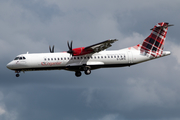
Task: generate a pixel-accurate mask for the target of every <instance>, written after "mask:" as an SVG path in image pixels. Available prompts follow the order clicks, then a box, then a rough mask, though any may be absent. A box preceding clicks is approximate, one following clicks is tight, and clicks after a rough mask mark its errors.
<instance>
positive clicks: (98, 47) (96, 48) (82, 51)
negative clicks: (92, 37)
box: [67, 39, 118, 56]
mask: <svg viewBox="0 0 180 120" xmlns="http://www.w3.org/2000/svg"><path fill="white" fill-rule="evenodd" d="M115 41H118V40H117V39H110V40H105V41H103V42H100V43H97V44H94V45H91V46H88V47H79V48H74V49H72V42H71V44H69V42H68V48H69V51H67V52H68V53H70V54H71V55H72V56H80V55H86V54H91V53H96V52H100V51H102V50H105V49H107V48H109V47H111V46H112V45H111V44H112V43H114V42H115Z"/></svg>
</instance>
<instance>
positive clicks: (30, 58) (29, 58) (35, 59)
mask: <svg viewBox="0 0 180 120" xmlns="http://www.w3.org/2000/svg"><path fill="white" fill-rule="evenodd" d="M169 26H172V25H169V23H166V22H161V23H158V24H157V25H155V26H154V28H152V29H151V30H152V32H151V34H150V35H149V36H148V37H147V38H146V39H145V40H144V41H143V42H142V44H138V45H135V46H133V47H128V48H125V49H120V50H109V51H107V50H106V49H107V48H109V47H111V46H112V43H114V42H116V41H117V39H109V40H105V41H103V42H100V43H97V44H94V45H91V46H87V47H79V48H74V49H73V48H72V41H71V42H70V43H69V42H67V45H68V48H69V50H68V51H66V52H54V46H53V47H52V48H51V47H50V46H49V50H50V53H33V54H30V53H27V54H20V55H18V56H16V57H15V59H14V60H12V61H11V62H10V63H8V64H7V68H9V69H10V70H13V71H15V73H16V77H19V76H20V74H19V73H20V72H25V71H38V70H68V71H74V72H75V76H77V77H80V76H81V74H82V73H81V72H84V73H85V74H86V75H89V74H91V71H92V70H95V69H99V68H109V67H125V66H131V65H135V64H138V63H142V62H146V61H149V60H153V59H156V58H160V57H164V56H167V55H170V53H171V52H170V51H163V49H164V42H165V38H166V34H167V30H168V27H169Z"/></svg>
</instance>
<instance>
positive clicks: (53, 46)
mask: <svg viewBox="0 0 180 120" xmlns="http://www.w3.org/2000/svg"><path fill="white" fill-rule="evenodd" d="M52 53H54V45H53V47H52Z"/></svg>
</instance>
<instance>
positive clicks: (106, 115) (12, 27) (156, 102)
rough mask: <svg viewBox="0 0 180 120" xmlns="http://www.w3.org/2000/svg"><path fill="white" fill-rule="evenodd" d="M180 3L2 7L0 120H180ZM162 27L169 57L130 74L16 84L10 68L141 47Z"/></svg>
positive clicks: (40, 78)
mask: <svg viewBox="0 0 180 120" xmlns="http://www.w3.org/2000/svg"><path fill="white" fill-rule="evenodd" d="M179 5H180V1H179V0H171V1H169V0H158V1H157V0H151V1H148V0H147V1H142V0H136V1H133V0H126V1H124V0H111V1H108V0H98V1H97V0H86V1H83V0H76V1H73V0H66V1H62V0H31V1H24V0H16V1H14V0H1V1H0V55H1V57H0V62H1V67H0V71H1V73H0V75H1V79H0V119H1V120H32V119H35V120H36V119H37V120H41V119H42V120H49V119H53V120H139V119H143V120H166V119H167V120H177V119H180V114H179V111H180V96H179V93H180V80H179V78H180V74H179V72H180V55H179V51H180V41H179V29H178V28H179V27H180V24H179V20H180V16H179V11H180V7H179ZM159 22H169V23H170V24H174V25H175V26H173V27H170V28H169V30H168V33H167V38H166V42H165V50H169V51H171V52H172V54H171V55H170V56H167V57H164V58H160V59H156V60H153V61H148V62H145V63H141V64H138V65H135V66H131V67H124V68H109V69H99V70H94V71H92V74H91V75H89V76H86V75H84V74H83V75H82V77H80V78H76V77H75V75H74V73H73V72H68V71H63V70H62V71H38V72H26V73H25V74H24V73H21V76H20V77H19V78H16V77H15V74H14V72H13V71H10V70H8V69H7V68H6V64H7V63H8V62H10V61H11V60H12V59H14V57H15V56H16V55H18V54H22V53H26V52H27V51H29V52H30V53H35V52H49V51H48V46H49V45H55V51H66V50H67V41H68V40H69V41H70V40H73V46H74V47H81V46H89V45H91V44H95V43H97V42H101V41H103V40H107V39H110V38H117V39H119V41H118V42H116V43H115V44H113V46H112V47H111V48H110V49H121V48H125V47H130V46H133V45H137V44H138V43H141V42H142V41H143V40H144V39H145V38H146V37H147V36H148V35H149V34H150V32H151V31H150V29H151V28H152V27H154V25H156V24H157V23H159Z"/></svg>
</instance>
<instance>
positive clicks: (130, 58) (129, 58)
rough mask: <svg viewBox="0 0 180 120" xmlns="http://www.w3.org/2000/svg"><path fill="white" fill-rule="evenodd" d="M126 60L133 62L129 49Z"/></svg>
mask: <svg viewBox="0 0 180 120" xmlns="http://www.w3.org/2000/svg"><path fill="white" fill-rule="evenodd" d="M128 62H129V63H133V55H132V52H131V51H128Z"/></svg>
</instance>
